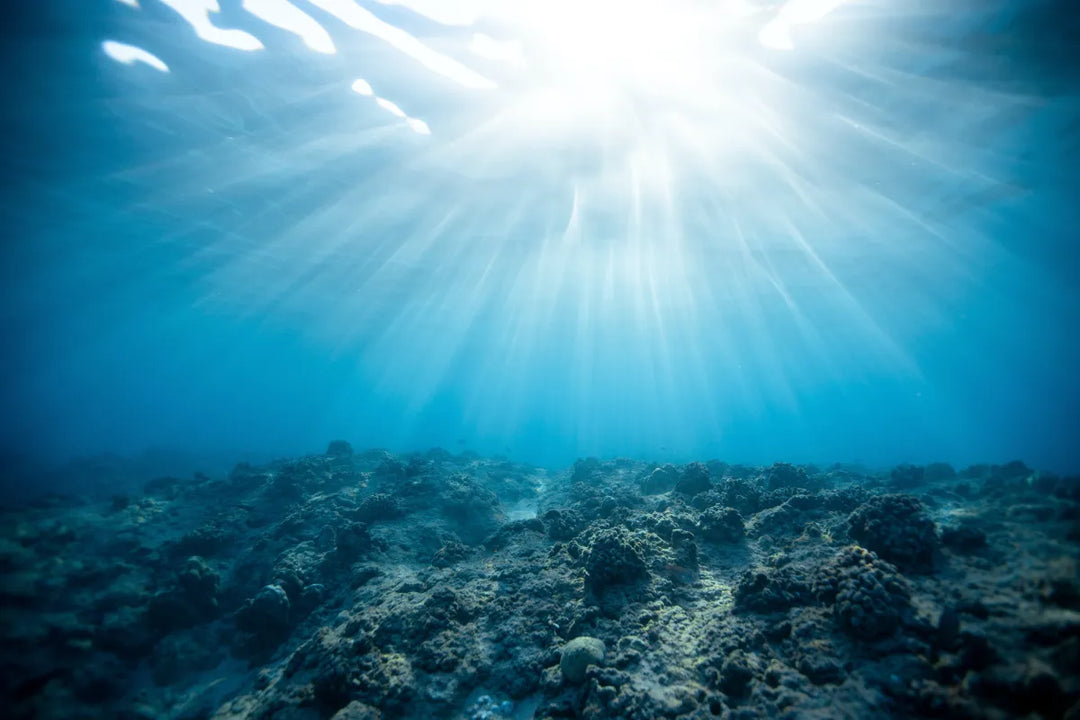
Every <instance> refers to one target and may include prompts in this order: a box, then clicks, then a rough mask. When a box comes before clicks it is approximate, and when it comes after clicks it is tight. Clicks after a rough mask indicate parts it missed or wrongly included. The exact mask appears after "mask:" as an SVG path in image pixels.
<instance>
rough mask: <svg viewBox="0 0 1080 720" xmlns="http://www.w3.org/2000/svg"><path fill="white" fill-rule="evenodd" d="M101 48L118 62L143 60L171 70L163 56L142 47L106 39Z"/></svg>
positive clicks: (131, 62) (162, 69) (147, 63)
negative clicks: (162, 58) (160, 56)
mask: <svg viewBox="0 0 1080 720" xmlns="http://www.w3.org/2000/svg"><path fill="white" fill-rule="evenodd" d="M101 48H102V50H104V51H105V54H106V55H108V56H109V57H111V58H112V59H113V60H115V61H116V62H118V63H122V64H124V65H131V64H133V63H137V62H141V63H144V64H146V65H149V66H150V67H152V68H154V69H155V70H160V71H161V72H169V66H168V65H166V64H165V63H164V62H163V61H162V60H161V58H159V57H158V56H157V55H154V54H153V53H150V52H148V51H146V50H143V49H142V48H141V47H135V46H134V45H128V44H126V43H122V42H116V41H115V40H106V41H105V42H103V43H101Z"/></svg>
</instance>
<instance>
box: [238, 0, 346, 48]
mask: <svg viewBox="0 0 1080 720" xmlns="http://www.w3.org/2000/svg"><path fill="white" fill-rule="evenodd" d="M243 8H244V9H245V10H247V11H248V12H249V13H251V14H252V15H254V16H255V17H257V18H259V19H260V20H264V21H266V22H268V23H270V24H271V25H274V26H276V27H279V28H281V29H282V30H288V31H289V32H291V33H294V34H296V35H298V36H300V39H301V40H303V41H304V44H305V45H307V46H308V47H309V48H311V49H312V50H314V51H315V52H318V53H323V54H324V55H333V54H334V53H335V52H336V50H335V48H334V41H333V40H331V39H330V33H328V32H327V31H326V28H324V27H323V26H322V25H320V24H319V23H318V22H317V21H316V20H315V19H314V18H312V17H311V16H310V15H308V14H307V13H305V12H304V11H303V10H301V9H300V8H298V7H296V6H295V5H293V4H292V3H291V2H289V0H244V3H243Z"/></svg>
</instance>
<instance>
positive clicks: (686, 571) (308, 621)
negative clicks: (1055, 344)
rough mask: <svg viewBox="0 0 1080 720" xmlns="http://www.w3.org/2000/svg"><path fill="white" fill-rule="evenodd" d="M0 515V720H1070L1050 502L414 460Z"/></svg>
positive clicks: (434, 456) (1029, 483) (1023, 480)
mask: <svg viewBox="0 0 1080 720" xmlns="http://www.w3.org/2000/svg"><path fill="white" fill-rule="evenodd" d="M147 480H148V482H145V483H143V484H142V485H141V487H140V488H139V489H138V490H137V491H129V492H126V493H125V494H117V495H113V496H110V495H109V493H102V492H101V491H100V488H99V489H98V491H97V492H96V494H95V495H94V496H84V497H80V496H77V495H73V494H66V495H53V496H49V497H46V498H42V499H39V500H38V501H36V502H35V503H33V504H32V505H27V506H22V507H12V508H8V509H5V510H3V511H0V573H2V575H0V581H2V583H0V603H2V615H0V635H2V645H0V693H2V698H0V703H2V705H3V707H4V712H3V717H5V718H12V719H21V718H49V719H52V718H56V719H59V718H64V719H67V720H77V719H79V718H112V719H118V720H135V719H140V720H141V719H146V720H149V719H151V718H165V719H172V718H175V719H179V718H184V719H186V720H195V719H212V720H239V719H241V718H265V719H271V718H273V719H275V720H318V719H322V718H333V719H334V720H376V719H378V718H382V719H384V720H392V719H394V718H433V719H434V718H447V719H455V720H456V719H458V718H462V719H464V718H469V719H470V720H510V719H511V718H513V719H518V720H521V719H524V718H542V719H547V718H588V719H599V718H630V719H640V720H645V719H649V718H684V719H690V718H694V719H698V720H701V719H705V718H727V719H730V720H736V719H739V720H749V719H751V718H791V719H796V718H858V719H860V720H863V719H866V718H884V717H896V718H913V717H941V718H972V719H974V718H986V719H988V720H997V719H999V718H1000V719H1004V718H1073V719H1076V718H1080V672H1078V668H1080V575H1078V570H1077V561H1078V559H1080V552H1078V550H1080V545H1078V543H1080V480H1078V479H1076V478H1058V477H1055V476H1053V475H1049V474H1046V473H1039V472H1034V471H1032V470H1030V469H1029V468H1027V467H1025V466H1024V465H1023V464H1022V463H1019V462H1016V463H1010V464H1007V465H1002V466H991V465H983V466H974V467H970V468H967V469H965V470H961V471H956V470H954V469H953V468H952V467H950V466H948V465H944V464H935V465H929V466H926V467H913V466H901V467H897V468H894V469H892V470H891V471H885V472H879V473H871V472H867V471H865V470H862V469H859V468H855V467H848V466H839V465H837V466H833V467H829V468H816V467H799V466H792V465H787V464H783V463H778V464H775V465H772V466H770V467H747V466H738V465H727V464H724V463H721V462H709V463H692V464H690V465H685V466H673V465H659V466H658V465H656V464H649V463H643V462H638V461H630V460H613V461H608V462H602V461H598V460H580V461H578V462H577V463H576V464H575V465H574V466H573V467H572V468H570V469H567V470H561V471H548V470H543V469H540V468H534V467H528V466H523V465H518V464H514V463H511V462H509V461H506V460H503V459H497V458H496V459H490V458H482V457H478V456H476V455H473V454H469V453H465V454H461V455H452V454H450V453H448V452H445V451H442V450H433V451H430V452H427V453H421V454H415V455H408V456H398V457H395V456H393V455H391V454H389V453H387V452H385V451H368V452H362V453H359V452H357V453H354V452H353V450H352V448H351V447H350V446H349V445H348V444H347V443H344V442H341V441H335V442H333V443H331V444H330V446H329V448H328V450H327V452H326V454H324V455H317V456H310V457H304V458H299V459H295V460H282V461H278V462H274V463H271V464H268V465H263V466H254V465H249V464H241V465H238V466H237V467H236V468H235V469H234V470H233V471H232V472H231V473H229V474H228V475H227V476H223V477H207V476H205V475H199V474H197V475H196V476H195V477H194V478H186V479H178V478H169V477H165V478H157V479H149V478H147Z"/></svg>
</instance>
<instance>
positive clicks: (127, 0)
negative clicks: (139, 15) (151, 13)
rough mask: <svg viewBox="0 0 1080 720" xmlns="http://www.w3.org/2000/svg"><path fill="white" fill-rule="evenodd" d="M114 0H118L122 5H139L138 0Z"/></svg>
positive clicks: (135, 6) (134, 6)
mask: <svg viewBox="0 0 1080 720" xmlns="http://www.w3.org/2000/svg"><path fill="white" fill-rule="evenodd" d="M116 1H117V2H119V3H123V4H124V5H127V6H128V7H133V8H137V7H139V0H116Z"/></svg>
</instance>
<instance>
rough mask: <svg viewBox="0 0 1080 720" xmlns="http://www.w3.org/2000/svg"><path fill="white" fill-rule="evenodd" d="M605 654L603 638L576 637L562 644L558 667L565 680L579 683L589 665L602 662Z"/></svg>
mask: <svg viewBox="0 0 1080 720" xmlns="http://www.w3.org/2000/svg"><path fill="white" fill-rule="evenodd" d="M605 654H606V652H605V648H604V642H603V640H599V639H597V638H594V637H588V636H582V637H576V638H574V639H573V640H571V641H570V642H568V643H566V644H565V645H563V648H562V658H561V659H560V660H559V669H560V670H562V674H563V677H565V678H566V679H567V680H569V681H570V682H572V683H580V682H581V681H582V680H584V679H585V671H586V669H587V668H588V667H589V665H602V664H603V662H604V656H605Z"/></svg>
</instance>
